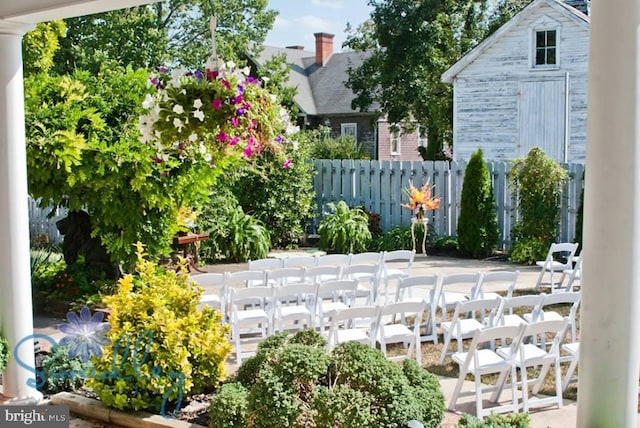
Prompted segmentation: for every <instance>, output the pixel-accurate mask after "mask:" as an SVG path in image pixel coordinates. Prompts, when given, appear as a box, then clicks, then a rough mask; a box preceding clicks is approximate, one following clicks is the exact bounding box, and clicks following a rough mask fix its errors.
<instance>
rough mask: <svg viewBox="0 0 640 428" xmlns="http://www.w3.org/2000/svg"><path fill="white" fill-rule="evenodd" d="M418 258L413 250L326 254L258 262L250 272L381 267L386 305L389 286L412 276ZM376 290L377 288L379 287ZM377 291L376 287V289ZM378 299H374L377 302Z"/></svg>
mask: <svg viewBox="0 0 640 428" xmlns="http://www.w3.org/2000/svg"><path fill="white" fill-rule="evenodd" d="M414 258H415V251H413V250H394V251H381V252H364V253H356V254H327V255H322V256H293V257H289V258H282V259H275V258H269V259H259V260H252V261H250V262H249V270H268V269H269V270H273V269H281V268H287V267H305V268H312V267H315V266H342V267H347V266H352V265H378V266H379V267H380V272H379V275H380V276H379V278H380V281H384V297H385V302H387V301H388V290H389V284H390V283H391V282H392V281H394V280H396V281H397V280H399V279H402V278H406V277H408V276H411V268H412V265H413V260H414ZM376 286H377V284H376ZM376 288H377V287H376ZM377 298H378V296H374V299H373V300H371V301H374V300H377Z"/></svg>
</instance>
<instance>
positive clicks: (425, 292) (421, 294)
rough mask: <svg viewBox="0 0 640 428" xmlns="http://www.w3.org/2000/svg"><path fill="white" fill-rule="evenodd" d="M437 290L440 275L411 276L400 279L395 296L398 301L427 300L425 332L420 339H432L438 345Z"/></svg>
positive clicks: (423, 340) (423, 324) (424, 321)
mask: <svg viewBox="0 0 640 428" xmlns="http://www.w3.org/2000/svg"><path fill="white" fill-rule="evenodd" d="M437 290H438V275H418V276H410V277H409V278H404V279H401V280H400V284H398V288H397V289H396V297H395V301H396V302H414V301H417V302H421V301H424V302H426V304H427V315H426V317H425V319H424V320H423V323H422V326H421V329H422V328H424V329H425V334H422V333H421V336H420V341H421V342H426V341H432V342H433V343H434V344H436V345H437V344H438V326H437V323H436V310H437V308H438V305H437V299H436V293H437ZM403 322H404V320H403Z"/></svg>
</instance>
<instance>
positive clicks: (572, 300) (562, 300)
mask: <svg viewBox="0 0 640 428" xmlns="http://www.w3.org/2000/svg"><path fill="white" fill-rule="evenodd" d="M561 304H570V305H571V308H570V309H569V315H568V318H569V331H570V333H571V340H570V341H569V342H577V340H578V339H577V332H576V330H577V328H576V316H577V314H578V309H579V308H580V292H562V293H556V294H545V295H543V298H542V301H541V302H540V304H539V305H538V306H537V307H536V308H535V309H534V310H533V312H531V313H526V314H524V315H523V316H522V317H523V318H524V319H525V321H527V322H528V323H534V322H538V321H549V320H562V319H563V318H564V315H561V314H559V313H558V312H557V311H555V310H553V308H550V306H553V305H561Z"/></svg>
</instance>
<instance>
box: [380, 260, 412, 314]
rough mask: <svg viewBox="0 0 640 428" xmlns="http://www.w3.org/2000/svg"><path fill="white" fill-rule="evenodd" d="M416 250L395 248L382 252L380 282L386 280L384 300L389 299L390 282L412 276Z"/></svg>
mask: <svg viewBox="0 0 640 428" xmlns="http://www.w3.org/2000/svg"><path fill="white" fill-rule="evenodd" d="M415 255H416V251H415V250H394V251H384V252H383V253H382V268H381V269H380V282H382V281H384V301H385V303H387V302H388V301H389V282H391V281H396V282H399V281H400V280H401V279H404V278H408V277H410V276H411V267H412V265H413V259H414V258H415Z"/></svg>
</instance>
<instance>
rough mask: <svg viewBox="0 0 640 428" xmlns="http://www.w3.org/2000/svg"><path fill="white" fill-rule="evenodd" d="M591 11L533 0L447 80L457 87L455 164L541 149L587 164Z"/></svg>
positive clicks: (583, 5) (578, 4)
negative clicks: (476, 154)
mask: <svg viewBox="0 0 640 428" xmlns="http://www.w3.org/2000/svg"><path fill="white" fill-rule="evenodd" d="M569 3H571V5H570V4H569ZM588 11H589V2H588V1H571V2H562V1H559V0H534V1H533V2H532V3H530V4H529V5H528V6H526V7H525V8H524V9H523V10H522V11H520V12H519V13H518V14H517V15H515V16H514V17H513V18H512V19H511V20H509V21H508V22H507V23H505V24H504V25H503V26H502V27H500V28H499V29H498V30H497V31H496V32H495V33H493V34H492V35H491V36H489V37H488V38H486V39H485V40H484V41H483V42H482V43H480V44H479V45H478V46H477V47H476V48H474V49H473V50H471V51H470V52H469V53H468V54H466V55H465V56H464V57H462V58H461V59H460V60H459V61H458V62H456V63H455V64H454V65H453V66H452V67H451V68H449V69H448V70H447V71H446V72H445V73H444V74H443V75H442V80H443V81H444V82H448V83H452V84H453V92H454V95H453V96H454V100H453V105H454V107H453V158H454V160H468V159H469V158H470V156H471V154H472V153H473V152H474V151H476V150H477V149H478V148H481V149H482V151H483V155H484V157H485V159H486V160H490V161H491V160H492V161H505V160H511V159H515V158H520V157H524V156H526V154H527V153H528V152H529V150H531V148H533V147H535V146H538V147H540V148H542V149H543V150H544V151H545V153H547V155H549V156H550V157H551V158H553V159H555V160H557V161H559V162H578V163H583V162H584V160H585V146H586V120H587V68H588V59H589V55H588V54H589V22H590V21H589V17H588V16H587V14H586V13H588Z"/></svg>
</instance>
